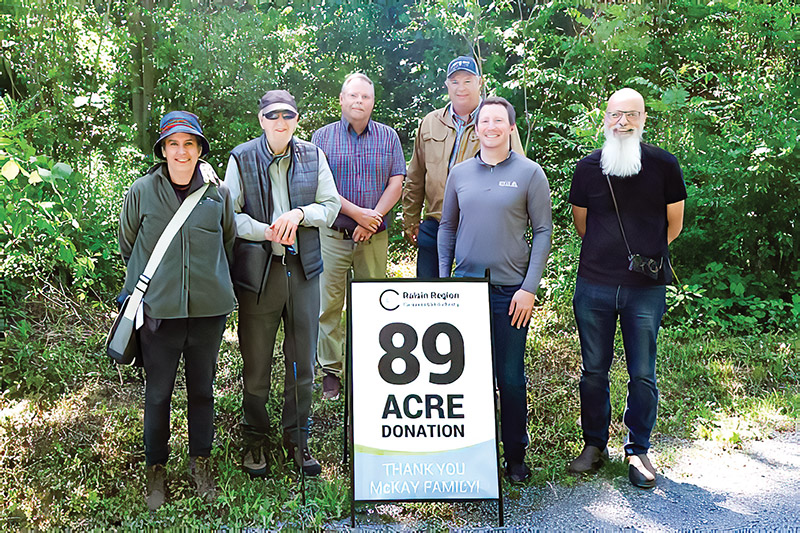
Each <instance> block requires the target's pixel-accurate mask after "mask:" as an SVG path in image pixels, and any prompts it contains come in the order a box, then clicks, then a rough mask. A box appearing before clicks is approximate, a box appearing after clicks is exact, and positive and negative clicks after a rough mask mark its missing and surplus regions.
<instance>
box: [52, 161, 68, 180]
mask: <svg viewBox="0 0 800 533" xmlns="http://www.w3.org/2000/svg"><path fill="white" fill-rule="evenodd" d="M52 172H53V174H55V175H56V176H57V177H59V178H63V179H67V178H68V177H70V176H71V175H72V167H71V166H69V165H68V164H66V163H56V164H55V165H53V170H52Z"/></svg>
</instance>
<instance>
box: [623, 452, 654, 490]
mask: <svg viewBox="0 0 800 533" xmlns="http://www.w3.org/2000/svg"><path fill="white" fill-rule="evenodd" d="M625 460H626V461H628V479H629V480H630V482H631V485H633V486H634V487H639V488H640V489H652V488H653V487H655V486H656V469H655V467H654V466H653V464H652V463H651V462H650V459H649V458H648V457H647V454H646V453H640V454H638V455H629V456H627V457H625Z"/></svg>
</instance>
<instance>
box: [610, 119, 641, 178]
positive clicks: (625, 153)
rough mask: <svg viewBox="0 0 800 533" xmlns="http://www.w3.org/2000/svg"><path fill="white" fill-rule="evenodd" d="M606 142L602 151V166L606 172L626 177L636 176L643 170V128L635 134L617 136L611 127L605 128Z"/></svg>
mask: <svg viewBox="0 0 800 533" xmlns="http://www.w3.org/2000/svg"><path fill="white" fill-rule="evenodd" d="M604 131H605V135H606V142H605V143H603V150H602V151H601V153H600V168H602V169H603V172H604V173H605V174H608V175H610V176H619V177H621V178H625V177H628V176H635V175H636V174H638V173H639V171H640V170H642V150H641V147H640V146H639V142H640V141H641V140H642V130H641V129H639V128H637V129H636V134H635V135H630V136H628V137H623V138H620V137H616V136H615V135H614V133H613V132H612V130H611V128H605V129H604Z"/></svg>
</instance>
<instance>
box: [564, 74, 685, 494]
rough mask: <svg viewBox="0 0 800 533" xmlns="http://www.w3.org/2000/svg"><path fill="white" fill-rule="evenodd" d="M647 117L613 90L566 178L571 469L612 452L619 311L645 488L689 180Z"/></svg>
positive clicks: (636, 460)
mask: <svg viewBox="0 0 800 533" xmlns="http://www.w3.org/2000/svg"><path fill="white" fill-rule="evenodd" d="M646 118H647V113H645V108H644V98H642V95H640V94H639V93H638V92H636V91H635V90H633V89H627V88H626V89H621V90H619V91H617V92H616V93H614V94H613V95H612V96H611V98H609V100H608V107H607V110H606V113H605V136H606V141H605V144H604V145H603V148H602V150H597V151H595V152H593V153H592V154H591V155H589V156H588V157H585V158H583V159H582V160H581V161H579V162H578V165H577V168H576V169H575V175H574V177H573V179H572V187H571V189H570V194H569V202H570V203H571V204H572V216H573V221H574V223H575V229H576V230H577V232H578V235H580V237H581V238H582V239H583V242H582V244H581V255H580V264H579V267H578V278H577V282H576V284H575V296H574V298H573V309H574V311H575V322H576V323H577V326H578V335H579V337H580V342H581V359H582V364H581V381H580V398H581V426H582V429H583V440H584V448H583V451H582V452H581V454H580V455H579V456H578V457H577V458H576V459H575V460H573V461H572V462H571V463H570V464H569V471H570V472H571V473H574V474H580V473H584V472H591V471H594V470H596V469H597V468H599V467H600V466H601V465H602V463H603V461H604V459H605V458H607V457H608V450H607V448H606V446H607V444H608V427H609V424H610V422H611V401H610V394H609V379H608V373H609V369H610V368H611V362H612V359H613V356H614V334H615V331H616V325H617V318H619V322H620V328H621V330H622V341H623V345H624V348H625V361H626V364H627V369H628V376H629V380H628V397H627V405H626V407H625V413H624V417H623V421H624V423H625V425H626V426H627V428H628V436H627V438H626V441H625V445H624V450H625V457H626V461H627V462H628V463H629V466H628V478H629V479H630V481H631V483H632V484H633V485H635V486H637V487H642V488H651V487H654V486H655V483H656V475H655V474H656V471H655V468H654V467H653V465H652V463H651V462H650V460H649V458H648V457H647V451H648V449H649V448H650V434H651V432H652V430H653V426H654V425H655V422H656V409H657V405H658V389H657V387H656V339H657V337H658V329H659V325H660V323H661V317H662V316H663V314H664V310H665V307H666V301H665V296H666V284H667V283H670V282H671V281H672V268H671V266H670V261H669V247H668V244H669V243H670V242H672V241H673V240H674V239H675V238H676V237H677V236H678V234H679V233H680V232H681V229H682V228H683V204H684V200H685V199H686V187H685V185H684V182H683V173H682V172H681V168H680V165H679V164H678V161H677V159H676V158H675V156H673V155H672V154H670V153H669V152H667V151H665V150H662V149H660V148H658V147H656V146H653V145H650V144H646V143H643V142H641V139H642V132H643V129H644V123H645V119H646Z"/></svg>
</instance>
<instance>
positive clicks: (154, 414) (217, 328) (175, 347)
mask: <svg viewBox="0 0 800 533" xmlns="http://www.w3.org/2000/svg"><path fill="white" fill-rule="evenodd" d="M226 318H227V317H226V316H214V317H204V318H175V319H166V320H155V319H152V318H150V317H146V318H145V324H144V326H142V328H141V329H140V330H139V332H140V333H139V334H140V340H141V345H142V362H143V364H144V374H145V385H144V396H145V400H144V454H145V460H146V461H147V465H148V466H152V465H156V464H166V462H167V459H168V458H169V416H170V400H171V399H172V390H173V388H174V387H175V377H176V375H177V373H178V362H179V361H180V358H181V354H183V359H184V370H185V375H186V396H187V401H188V411H189V413H188V415H189V416H188V419H189V455H190V456H192V457H208V456H210V455H211V443H212V442H213V440H214V374H215V372H216V368H217V354H218V353H219V345H220V342H221V341H222V334H223V332H224V331H225V321H226Z"/></svg>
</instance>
